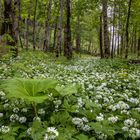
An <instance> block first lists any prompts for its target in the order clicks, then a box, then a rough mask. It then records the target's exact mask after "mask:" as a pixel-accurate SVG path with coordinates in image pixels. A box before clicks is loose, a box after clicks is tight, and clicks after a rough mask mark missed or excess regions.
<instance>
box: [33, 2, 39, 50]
mask: <svg viewBox="0 0 140 140" xmlns="http://www.w3.org/2000/svg"><path fill="white" fill-rule="evenodd" d="M37 3H38V0H35V9H34V19H33V50H35V49H36V10H37Z"/></svg>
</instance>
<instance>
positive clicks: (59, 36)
mask: <svg viewBox="0 0 140 140" xmlns="http://www.w3.org/2000/svg"><path fill="white" fill-rule="evenodd" d="M63 3H64V1H63V0H60V17H59V24H58V41H57V46H56V57H59V54H60V53H61V45H62V21H63Z"/></svg>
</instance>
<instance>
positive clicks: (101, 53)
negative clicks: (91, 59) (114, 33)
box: [100, 13, 104, 59]
mask: <svg viewBox="0 0 140 140" xmlns="http://www.w3.org/2000/svg"><path fill="white" fill-rule="evenodd" d="M102 21H103V20H102V13H101V15H100V56H101V59H102V58H104V53H103V30H102V29H103V22H102Z"/></svg>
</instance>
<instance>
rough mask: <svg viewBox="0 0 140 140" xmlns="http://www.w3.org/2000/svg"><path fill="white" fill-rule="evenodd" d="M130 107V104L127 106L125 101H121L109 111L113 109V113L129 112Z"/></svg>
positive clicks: (110, 107) (111, 106)
mask: <svg viewBox="0 0 140 140" xmlns="http://www.w3.org/2000/svg"><path fill="white" fill-rule="evenodd" d="M129 108H130V107H129V105H128V104H126V103H125V102H123V101H119V102H118V103H117V104H116V105H110V106H109V109H111V110H112V111H116V110H128V109H129Z"/></svg>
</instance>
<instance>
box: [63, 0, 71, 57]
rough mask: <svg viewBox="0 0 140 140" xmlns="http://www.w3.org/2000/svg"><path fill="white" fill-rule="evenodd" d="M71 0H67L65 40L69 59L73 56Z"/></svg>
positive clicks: (65, 52)
mask: <svg viewBox="0 0 140 140" xmlns="http://www.w3.org/2000/svg"><path fill="white" fill-rule="evenodd" d="M70 5H71V2H70V0H66V17H67V20H66V25H65V40H64V55H65V56H66V57H67V59H71V58H72V45H71V26H70V19H71V7H70Z"/></svg>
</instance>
